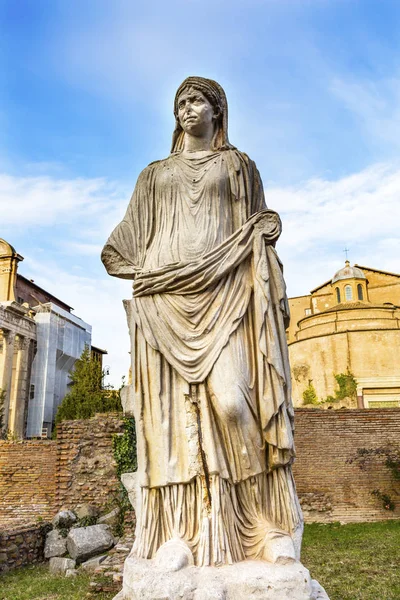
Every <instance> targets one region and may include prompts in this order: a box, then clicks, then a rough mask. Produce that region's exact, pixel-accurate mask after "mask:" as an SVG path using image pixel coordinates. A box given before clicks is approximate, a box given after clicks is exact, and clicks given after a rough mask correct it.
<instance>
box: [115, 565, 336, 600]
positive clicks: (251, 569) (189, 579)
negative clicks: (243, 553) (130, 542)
mask: <svg viewBox="0 0 400 600" xmlns="http://www.w3.org/2000/svg"><path fill="white" fill-rule="evenodd" d="M114 600H329V598H328V595H327V594H326V592H325V590H324V589H323V588H322V587H321V586H320V585H319V584H318V583H317V582H316V581H313V580H312V579H311V577H310V573H309V571H308V570H307V569H306V568H305V567H304V566H303V565H302V564H301V563H299V562H295V563H291V564H286V565H281V564H271V563H267V562H263V561H250V560H249V561H243V562H240V563H235V564H233V565H227V566H223V567H194V566H185V567H183V568H178V569H177V570H171V569H167V568H165V566H163V565H160V563H159V562H157V561H155V560H145V559H140V558H137V557H135V556H132V555H131V556H130V557H128V558H127V559H126V561H125V568H124V579H123V590H122V592H120V593H119V594H118V595H117V596H116V598H115V599H114Z"/></svg>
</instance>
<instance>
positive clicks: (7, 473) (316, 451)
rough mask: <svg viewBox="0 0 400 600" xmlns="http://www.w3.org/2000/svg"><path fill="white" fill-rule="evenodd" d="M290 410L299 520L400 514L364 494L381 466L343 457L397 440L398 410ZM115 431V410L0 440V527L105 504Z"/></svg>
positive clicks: (382, 485) (379, 484)
mask: <svg viewBox="0 0 400 600" xmlns="http://www.w3.org/2000/svg"><path fill="white" fill-rule="evenodd" d="M295 412H296V433H295V440H296V447H297V456H298V458H297V461H296V463H295V466H294V474H295V481H296V485H297V490H298V493H299V497H300V500H301V503H302V506H303V511H304V515H305V519H306V521H309V522H311V521H320V522H331V521H342V522H352V521H376V520H383V519H388V518H400V507H399V506H397V507H396V509H395V511H394V512H390V511H387V510H384V509H383V507H382V506H381V503H380V501H379V500H377V498H376V497H374V496H372V495H371V492H372V490H374V489H377V488H379V489H382V491H386V490H390V488H391V487H392V482H391V478H390V473H389V471H388V470H387V469H386V468H385V467H384V466H383V465H382V463H379V462H378V463H375V464H374V466H373V468H372V469H371V470H370V471H368V472H364V471H361V470H360V469H359V467H358V466H357V464H355V463H353V464H349V462H348V460H349V459H350V458H352V457H354V456H355V454H356V451H357V449H358V448H364V447H365V448H377V447H380V446H385V445H386V444H387V443H389V442H393V443H396V444H399V440H400V409H363V410H338V411H334V410H329V411H326V410H317V409H315V410H314V409H297V410H296V411H295ZM122 430H123V422H122V419H121V415H96V417H94V418H93V419H89V420H81V421H67V422H64V423H62V424H61V425H60V426H59V430H58V439H57V440H56V441H54V442H53V441H24V442H0V530H2V529H3V530H4V529H5V528H9V527H11V526H12V527H14V528H15V527H16V523H18V524H19V525H20V523H21V522H30V523H32V522H37V518H38V517H41V518H43V519H44V520H47V519H51V518H52V517H53V516H54V514H55V513H56V512H57V510H58V509H59V508H61V507H62V506H66V507H68V508H74V507H75V506H76V505H77V504H83V503H89V504H94V505H96V506H98V507H99V508H100V507H102V508H103V507H105V506H106V505H107V504H108V503H110V502H112V499H113V497H114V496H115V494H116V491H117V489H118V480H117V476H116V465H115V462H114V459H113V454H112V438H113V435H114V434H118V433H121V432H122ZM393 499H394V501H395V502H396V500H397V497H396V496H395V495H394V494H393ZM397 504H400V502H398V503H397ZM10 523H12V525H10Z"/></svg>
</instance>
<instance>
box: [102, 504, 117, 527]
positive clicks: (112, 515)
mask: <svg viewBox="0 0 400 600" xmlns="http://www.w3.org/2000/svg"><path fill="white" fill-rule="evenodd" d="M119 513H120V510H119V508H114V510H112V511H111V512H109V513H107V514H106V515H103V516H102V517H100V518H99V520H98V523H100V524H101V523H104V524H105V525H110V526H111V527H113V526H114V525H116V524H117V523H118V515H119Z"/></svg>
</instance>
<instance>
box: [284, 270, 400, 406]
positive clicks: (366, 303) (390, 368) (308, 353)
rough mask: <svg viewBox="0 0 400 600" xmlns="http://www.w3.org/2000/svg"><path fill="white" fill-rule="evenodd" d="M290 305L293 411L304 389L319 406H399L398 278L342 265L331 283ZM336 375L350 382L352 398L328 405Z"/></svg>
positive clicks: (398, 276) (399, 321) (395, 275)
mask: <svg viewBox="0 0 400 600" xmlns="http://www.w3.org/2000/svg"><path fill="white" fill-rule="evenodd" d="M289 304H290V309H291V324H290V327H289V329H288V331H287V337H288V344H289V356H290V362H291V369H292V383H293V399H294V403H295V405H296V406H302V405H303V404H304V392H305V391H306V390H309V391H310V390H311V391H312V393H313V397H314V400H315V401H318V402H320V403H321V402H322V403H321V404H320V406H321V407H329V406H332V407H334V408H336V407H337V408H340V407H342V406H347V407H350V408H351V407H354V408H356V407H359V408H373V407H397V406H400V352H399V351H398V349H399V348H400V275H398V274H396V273H389V272H386V271H380V270H378V269H372V268H369V267H363V266H360V265H353V266H351V265H350V263H349V261H346V263H345V266H344V267H343V268H342V269H339V271H337V273H335V275H334V276H333V278H332V279H331V280H329V281H327V282H325V283H323V284H322V285H320V286H319V287H317V288H315V289H314V290H312V291H311V292H310V294H308V295H306V296H298V297H295V298H290V299H289ZM340 375H341V376H343V375H347V376H348V378H350V379H351V380H352V381H353V382H354V380H355V382H356V394H355V395H354V398H353V400H346V401H340V400H339V401H337V402H327V401H326V400H327V399H329V398H330V399H332V397H335V391H336V390H337V388H338V382H337V377H338V376H340ZM335 376H336V377H335ZM314 392H315V393H314Z"/></svg>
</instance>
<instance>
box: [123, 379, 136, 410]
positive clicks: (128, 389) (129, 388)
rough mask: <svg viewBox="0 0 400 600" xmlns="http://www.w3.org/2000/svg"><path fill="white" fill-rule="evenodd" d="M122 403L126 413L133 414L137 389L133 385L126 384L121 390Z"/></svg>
mask: <svg viewBox="0 0 400 600" xmlns="http://www.w3.org/2000/svg"><path fill="white" fill-rule="evenodd" d="M120 395H121V404H122V408H123V409H124V413H125V414H133V407H134V400H135V390H134V387H133V385H124V387H123V388H122V389H121V391H120Z"/></svg>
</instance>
